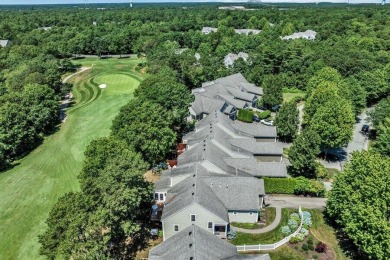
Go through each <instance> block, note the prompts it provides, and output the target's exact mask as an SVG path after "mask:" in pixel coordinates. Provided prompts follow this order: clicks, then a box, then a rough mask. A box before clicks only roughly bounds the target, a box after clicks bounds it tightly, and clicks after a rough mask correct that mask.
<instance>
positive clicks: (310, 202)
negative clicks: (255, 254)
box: [233, 195, 326, 234]
mask: <svg viewBox="0 0 390 260" xmlns="http://www.w3.org/2000/svg"><path fill="white" fill-rule="evenodd" d="M266 199H267V204H269V207H274V208H275V209H276V215H275V220H274V221H273V222H272V223H271V224H270V225H269V226H266V227H264V228H259V229H244V228H237V227H233V229H234V230H235V231H238V232H241V233H247V234H263V233H267V232H269V231H271V230H274V229H275V228H277V227H278V225H279V223H280V221H281V220H282V208H299V207H300V206H301V207H302V208H307V209H324V208H325V206H326V198H311V197H300V196H284V195H281V196H279V195H268V196H267V197H266Z"/></svg>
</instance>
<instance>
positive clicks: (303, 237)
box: [295, 233, 305, 242]
mask: <svg viewBox="0 0 390 260" xmlns="http://www.w3.org/2000/svg"><path fill="white" fill-rule="evenodd" d="M295 237H296V238H297V239H298V240H299V242H302V241H303V240H304V239H305V236H304V235H303V234H301V233H298V234H297V235H296V236H295Z"/></svg>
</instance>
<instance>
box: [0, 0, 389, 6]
mask: <svg viewBox="0 0 390 260" xmlns="http://www.w3.org/2000/svg"><path fill="white" fill-rule="evenodd" d="M87 1H88V2H89V3H129V2H130V0H87ZM319 1H320V0H319ZM322 1H323V2H346V1H347V0H322ZM389 1H390V0H387V2H389ZM133 2H134V3H137V2H139V3H140V2H142V3H145V2H248V1H247V0H214V1H207V0H191V1H184V0H133ZM263 2H295V3H306V2H317V0H263ZM320 2H321V1H320ZM361 2H364V3H381V0H350V3H361ZM74 3H84V0H0V5H11V4H27V5H32V4H74Z"/></svg>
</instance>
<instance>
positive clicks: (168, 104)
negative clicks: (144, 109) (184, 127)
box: [135, 75, 194, 123]
mask: <svg viewBox="0 0 390 260" xmlns="http://www.w3.org/2000/svg"><path fill="white" fill-rule="evenodd" d="M135 96H136V97H137V98H138V100H139V101H140V102H147V101H150V102H153V103H156V104H159V105H160V106H161V107H163V108H164V109H166V110H167V111H169V112H170V113H171V115H172V117H173V118H174V121H175V122H176V123H180V122H181V121H182V120H183V118H185V117H186V116H187V114H188V107H189V106H190V103H191V102H192V101H193V98H194V97H193V95H192V94H191V92H190V91H189V90H188V88H187V87H186V86H185V85H184V84H182V83H180V82H177V80H175V78H173V77H167V76H162V75H155V76H151V77H149V78H147V79H146V80H144V81H143V82H142V83H141V85H140V86H139V87H138V88H137V90H136V91H135Z"/></svg>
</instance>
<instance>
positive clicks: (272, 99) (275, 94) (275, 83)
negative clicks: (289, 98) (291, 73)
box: [263, 75, 283, 108]
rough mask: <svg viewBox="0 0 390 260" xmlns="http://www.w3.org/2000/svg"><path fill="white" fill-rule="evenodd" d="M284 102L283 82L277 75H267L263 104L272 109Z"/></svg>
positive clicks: (264, 83)
mask: <svg viewBox="0 0 390 260" xmlns="http://www.w3.org/2000/svg"><path fill="white" fill-rule="evenodd" d="M282 102H283V82H282V80H281V78H280V77H278V76H276V75H267V76H266V77H265V78H264V80H263V104H264V105H265V106H266V107H268V108H271V107H272V106H274V105H279V104H281V103H282Z"/></svg>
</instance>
